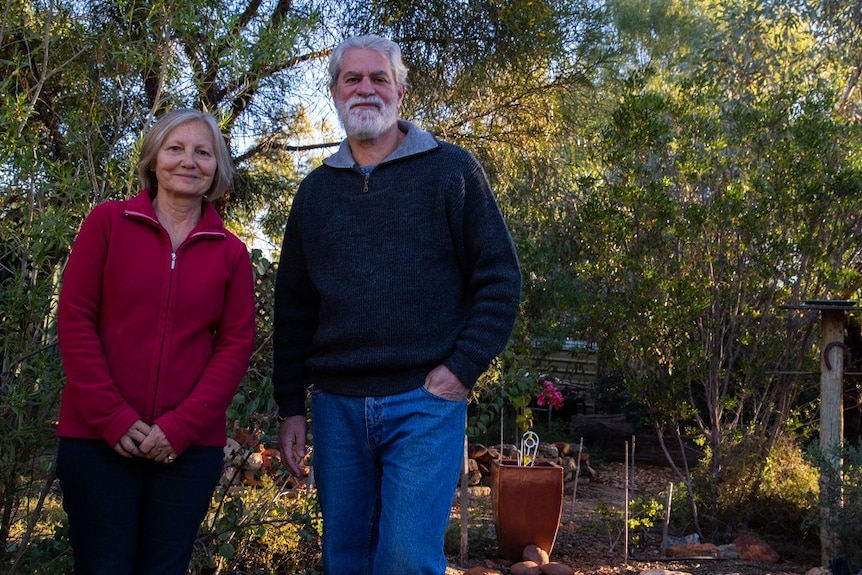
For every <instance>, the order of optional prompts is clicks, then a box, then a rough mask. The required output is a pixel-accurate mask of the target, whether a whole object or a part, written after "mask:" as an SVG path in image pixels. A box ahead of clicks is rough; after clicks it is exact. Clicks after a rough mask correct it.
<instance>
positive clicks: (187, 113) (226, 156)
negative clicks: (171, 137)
mask: <svg viewBox="0 0 862 575" xmlns="http://www.w3.org/2000/svg"><path fill="white" fill-rule="evenodd" d="M188 122H201V123H202V124H204V125H205V126H206V127H208V128H209V129H210V131H211V132H212V137H213V153H214V155H215V159H216V173H215V176H214V177H213V183H212V185H211V186H210V189H209V191H208V192H207V195H206V197H207V199H209V200H210V201H213V200H218V199H221V198H222V197H224V195H225V193H226V192H227V191H228V189H229V188H230V187H231V184H232V182H233V172H234V167H233V158H231V157H230V152H228V149H227V144H226V143H225V140H224V136H223V135H222V133H221V129H219V125H218V120H216V119H215V116H213V115H212V114H209V113H207V112H201V111H199V110H193V109H190V108H182V109H178V110H171V111H170V112H167V113H166V114H164V115H163V116H161V117H160V118H159V119H158V120H157V121H156V123H155V124H153V127H152V128H150V129H149V131H148V132H147V133H146V135H145V136H144V141H143V142H142V143H141V155H140V158H139V160H138V181H139V182H140V184H141V187H142V188H147V189H149V190H150V193H151V194H155V193H156V190H157V189H158V186H159V182H158V180H156V172H155V167H156V156H157V155H158V153H159V149H160V148H161V147H162V144H163V143H164V141H165V138H167V137H168V134H170V133H171V131H172V130H173V129H174V128H176V127H177V126H180V125H182V124H185V123H188Z"/></svg>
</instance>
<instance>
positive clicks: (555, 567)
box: [539, 562, 575, 575]
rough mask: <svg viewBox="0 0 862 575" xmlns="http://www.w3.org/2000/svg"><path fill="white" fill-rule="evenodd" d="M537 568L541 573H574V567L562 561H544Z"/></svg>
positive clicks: (543, 574) (555, 574)
mask: <svg viewBox="0 0 862 575" xmlns="http://www.w3.org/2000/svg"><path fill="white" fill-rule="evenodd" d="M539 569H540V570H541V571H542V575H575V570H574V569H572V568H571V567H569V566H568V565H563V564H562V563H556V562H553V563H546V564H545V565H540V566H539Z"/></svg>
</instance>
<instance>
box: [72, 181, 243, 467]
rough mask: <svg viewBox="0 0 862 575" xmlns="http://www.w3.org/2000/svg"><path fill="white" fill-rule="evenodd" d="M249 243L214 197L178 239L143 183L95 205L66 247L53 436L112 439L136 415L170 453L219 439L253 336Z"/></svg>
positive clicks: (223, 433)
mask: <svg viewBox="0 0 862 575" xmlns="http://www.w3.org/2000/svg"><path fill="white" fill-rule="evenodd" d="M254 309H255V301H254V281H253V277H252V269H251V262H250V260H249V255H248V250H247V248H246V246H245V244H243V242H242V241H240V240H239V239H238V238H237V237H236V236H234V235H233V234H231V233H230V232H228V231H227V230H225V228H224V225H223V223H222V220H221V218H220V217H219V215H218V213H217V212H216V210H215V208H214V207H213V206H212V204H211V203H210V202H207V201H205V202H204V207H203V214H202V216H201V220H200V223H199V224H198V226H197V227H196V228H195V229H194V230H192V232H191V234H189V237H188V238H187V239H186V241H185V242H183V244H182V245H181V246H180V247H179V248H178V249H177V251H176V252H172V250H171V241H170V237H169V236H168V233H167V232H166V231H165V229H164V228H163V227H162V226H161V225H160V224H159V222H158V220H157V219H156V215H155V211H154V210H153V205H152V201H151V198H150V196H149V193H148V192H147V191H146V190H144V191H143V192H141V193H140V194H139V195H138V196H137V197H135V198H133V199H131V200H127V201H111V202H106V203H104V204H101V205H99V206H97V207H96V208H95V209H94V210H93V211H92V213H91V214H90V215H89V216H88V217H87V218H86V220H85V221H84V224H83V225H82V226H81V230H80V232H79V233H78V237H77V238H76V240H75V244H74V246H73V247H72V252H71V255H70V257H69V262H68V264H67V266H66V271H65V275H64V278H63V286H62V291H61V293H60V303H59V310H58V335H59V341H60V354H61V356H62V359H63V367H64V369H65V372H66V386H65V388H64V389H63V396H62V399H61V403H60V419H59V425H58V427H57V435H59V436H63V437H78V438H90V439H103V440H104V441H105V442H107V443H108V445H110V446H112V447H113V446H114V445H115V444H116V443H117V441H119V439H120V438H121V437H122V436H123V434H124V433H125V432H126V431H127V430H128V429H129V427H131V425H132V424H133V423H134V422H135V421H137V420H138V419H141V420H143V421H145V422H146V423H148V424H151V425H152V424H158V426H159V427H160V428H161V429H162V431H164V433H165V435H166V436H167V438H168V440H169V441H170V442H171V446H172V447H173V448H174V451H176V452H177V453H178V454H180V453H182V452H183V451H184V450H185V449H186V448H187V447H188V446H189V445H209V446H223V445H224V444H225V439H226V421H225V419H226V418H225V411H226V410H227V408H228V406H229V405H230V402H231V399H232V398H233V396H234V394H235V393H236V390H237V387H238V385H239V382H240V380H241V379H242V377H243V375H244V374H245V372H246V370H247V368H248V363H249V358H250V357H251V352H252V348H253V346H254V329H255V328H254V322H255V312H254Z"/></svg>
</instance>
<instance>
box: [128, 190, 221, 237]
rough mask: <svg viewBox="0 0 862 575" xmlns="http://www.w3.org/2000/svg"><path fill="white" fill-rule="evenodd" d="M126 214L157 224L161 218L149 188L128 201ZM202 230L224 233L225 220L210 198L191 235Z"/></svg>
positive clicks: (204, 204)
mask: <svg viewBox="0 0 862 575" xmlns="http://www.w3.org/2000/svg"><path fill="white" fill-rule="evenodd" d="M125 214H126V215H127V216H142V217H145V218H147V219H150V220H152V221H154V222H156V223H157V224H158V223H159V218H158V217H156V210H155V208H153V198H152V196H151V195H150V191H149V190H148V189H144V190H141V192H140V193H139V194H138V195H137V196H135V197H134V198H131V199H130V200H128V201H127V202H126V209H125ZM159 225H161V224H159ZM200 232H206V233H213V232H216V233H219V234H222V235H224V222H223V221H222V219H221V216H220V215H218V212H217V211H216V209H215V206H213V204H212V202H211V201H209V200H204V201H203V212H202V213H201V221H199V222H198V225H197V226H195V229H194V230H192V233H191V234H190V235H194V234H197V233H200Z"/></svg>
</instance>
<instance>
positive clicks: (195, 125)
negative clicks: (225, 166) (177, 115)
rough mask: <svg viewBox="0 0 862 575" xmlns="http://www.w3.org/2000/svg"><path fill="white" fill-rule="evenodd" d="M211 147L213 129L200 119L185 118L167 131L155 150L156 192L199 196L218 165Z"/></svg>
mask: <svg viewBox="0 0 862 575" xmlns="http://www.w3.org/2000/svg"><path fill="white" fill-rule="evenodd" d="M214 148H215V146H214V143H213V136H212V132H211V131H210V129H209V128H208V127H207V125H206V124H204V123H203V122H198V121H191V122H186V123H185V124H180V125H179V126H177V127H176V128H174V129H173V130H171V131H170V132H168V135H167V137H165V140H164V142H162V146H161V147H160V148H159V151H158V153H157V154H156V166H155V172H156V179H157V180H158V182H159V193H160V194H162V193H164V194H168V195H172V196H183V197H197V198H202V197H203V196H204V195H205V194H206V193H207V192H208V191H209V189H210V187H211V186H212V182H213V176H215V173H216V169H217V168H218V164H217V162H216V158H215V151H214Z"/></svg>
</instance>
